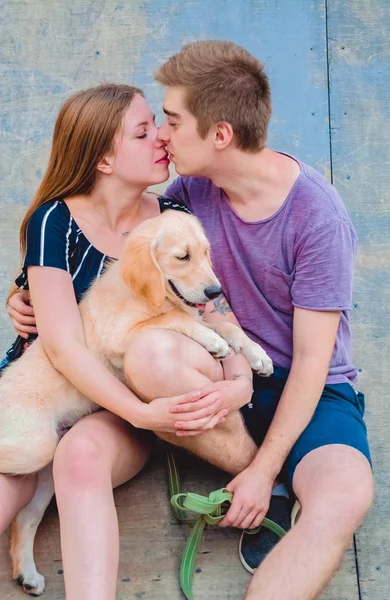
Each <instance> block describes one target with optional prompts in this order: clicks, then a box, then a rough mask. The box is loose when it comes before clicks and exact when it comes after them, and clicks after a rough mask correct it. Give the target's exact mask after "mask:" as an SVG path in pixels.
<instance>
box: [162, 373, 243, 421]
mask: <svg viewBox="0 0 390 600" xmlns="http://www.w3.org/2000/svg"><path fill="white" fill-rule="evenodd" d="M198 393H199V394H200V395H199V398H198V399H193V400H190V401H188V400H187V399H186V398H185V396H183V400H181V401H179V402H177V403H176V404H175V405H174V406H173V407H172V408H171V412H173V413H176V414H178V413H179V414H180V418H182V415H183V414H186V415H188V414H191V413H192V414H195V413H197V412H198V411H199V410H201V409H202V408H203V407H206V406H213V403H218V404H217V406H218V408H221V409H225V410H226V411H227V413H231V412H233V411H235V410H239V409H240V408H241V407H242V406H244V405H245V404H247V403H248V402H250V399H251V397H252V393H253V387H252V382H251V381H250V380H249V379H248V378H247V377H239V378H238V379H235V380H228V379H225V380H223V381H217V382H215V383H210V384H209V385H207V386H205V387H204V388H202V389H201V390H199V391H198ZM214 426H215V425H214Z"/></svg>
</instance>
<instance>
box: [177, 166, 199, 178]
mask: <svg viewBox="0 0 390 600" xmlns="http://www.w3.org/2000/svg"><path fill="white" fill-rule="evenodd" d="M175 171H176V173H177V175H180V176H181V177H192V176H193V175H195V173H194V171H193V170H192V169H190V168H189V167H188V166H183V165H180V164H175Z"/></svg>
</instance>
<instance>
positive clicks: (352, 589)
mask: <svg viewBox="0 0 390 600" xmlns="http://www.w3.org/2000/svg"><path fill="white" fill-rule="evenodd" d="M0 4H1V5H2V6H3V3H2V2H1V1H0ZM49 5H50V6H49ZM87 5H88V6H87ZM21 6H22V10H20V7H21ZM92 6H93V10H92V8H91V7H92ZM88 7H89V8H88ZM57 31H58V32H59V33H58V35H57ZM129 31H130V33H131V35H129ZM389 32H390V7H389V0H278V1H275V0H254V1H249V0H241V1H240V2H236V1H234V0H214V1H213V2H210V1H209V0H199V1H198V2H193V1H192V0H182V1H177V2H171V1H170V0H148V1H147V2H140V1H139V0H131V1H130V0H129V1H128V2H122V3H119V2H116V1H115V0H95V1H94V2H93V3H89V2H87V1H86V0H69V1H68V2H66V3H63V2H62V0H50V3H47V2H46V1H45V0H36V1H35V2H33V3H29V2H25V1H23V0H14V1H13V2H8V3H7V2H5V3H4V10H3V11H2V19H0V38H1V39H2V40H3V42H4V43H3V44H2V51H1V52H3V49H4V48H5V53H6V57H3V54H1V55H0V72H1V73H2V74H3V83H4V85H2V94H4V103H3V105H2V113H3V115H4V116H2V117H1V118H0V125H1V135H0V150H1V152H0V156H1V160H0V178H1V181H2V186H1V190H0V208H1V211H2V219H1V220H0V239H1V240H2V244H0V291H1V294H2V298H3V297H5V292H6V289H7V287H8V284H9V281H10V280H11V277H12V276H13V274H14V270H15V269H16V265H17V233H16V231H17V223H18V220H19V217H20V215H21V214H22V212H23V210H24V209H25V205H26V204H27V202H28V201H29V199H30V198H31V196H32V193H33V191H34V190H35V188H36V186H37V184H38V181H39V179H40V178H41V177H42V171H43V169H44V166H45V162H46V157H47V149H48V147H49V143H50V137H51V130H52V126H53V119H54V115H55V113H56V111H57V109H58V106H59V105H60V104H61V103H62V102H63V100H64V98H65V97H67V96H68V95H69V94H70V93H71V91H72V90H73V89H79V88H80V87H82V86H87V85H92V84H95V83H97V82H98V81H102V80H106V81H107V80H108V81H113V80H116V81H126V82H129V79H130V80H131V81H132V82H133V83H135V84H136V85H139V86H141V87H143V88H145V90H146V92H147V94H148V97H149V99H150V101H151V102H152V105H153V106H154V108H155V110H156V112H157V113H158V114H161V113H159V111H160V106H161V100H162V92H161V90H159V88H157V87H156V86H154V85H153V84H152V73H153V70H154V69H155V67H156V65H157V64H158V63H159V62H161V61H162V60H164V59H165V58H167V57H168V56H169V55H170V54H172V53H173V52H174V51H176V50H177V49H178V48H179V47H180V46H181V44H182V43H183V42H184V41H188V40H194V39H199V38H220V39H223V38H225V39H231V40H233V41H236V42H238V43H240V44H242V45H244V46H245V47H246V48H248V50H250V51H252V52H253V53H254V54H256V55H257V56H259V57H260V58H262V59H263V60H264V61H265V63H266V68H267V72H268V73H269V75H270V79H271V84H272V89H273V107H274V109H273V120H272V125H271V134H270V146H271V147H274V148H277V149H280V150H285V151H287V152H290V153H292V154H295V155H297V156H299V157H300V158H301V159H302V160H304V161H306V162H307V163H309V164H311V165H312V166H314V167H316V168H317V169H319V170H320V171H321V172H323V173H325V174H326V175H327V176H328V177H329V178H330V179H331V180H332V181H333V182H334V183H335V184H336V186H337V188H338V190H339V191H340V193H341V195H342V197H343V198H344V200H345V202H346V204H347V206H348V209H349V212H350V214H351V217H352V220H353V222H354V224H355V226H356V229H357V232H358V235H359V238H360V252H359V257H358V265H357V275H356V285H355V294H354V304H353V311H352V326H353V332H354V340H355V343H354V347H355V362H356V363H357V364H358V365H359V367H360V368H361V379H360V381H361V388H362V390H363V391H364V392H365V393H366V416H367V424H368V429H369V437H370V442H371V447H372V455H373V462H374V469H375V477H376V487H377V489H376V499H375V503H374V507H373V509H372V512H371V514H370V515H369V517H368V518H367V519H366V522H365V523H364V525H363V526H362V528H361V529H360V530H359V532H358V533H357V535H356V539H355V540H354V545H353V547H352V548H351V549H350V550H349V552H348V553H347V556H346V559H345V562H344V564H343V566H342V568H341V570H340V572H339V573H338V575H337V576H336V578H335V580H334V581H333V583H332V585H331V587H330V588H329V590H328V591H327V592H326V593H325V594H324V596H323V598H325V599H327V600H389V599H390V551H389V542H390V525H389V516H390V502H389V493H390V436H389V433H388V432H389V431H390V418H389V392H388V390H389V383H388V381H389V371H390V363H389V356H390V201H389V194H390V144H389V135H390V43H389V39H390V34H389ZM151 40H153V43H150V41H151ZM38 44H39V47H38ZM129 44H130V45H129ZM38 163H39V164H38ZM38 167H39V168H38ZM20 173H22V174H23V176H21V175H20ZM1 303H2V300H1ZM0 332H1V338H0V339H1V342H0V346H1V347H0V350H1V351H2V352H3V351H5V349H6V347H7V345H8V342H9V341H10V339H11V337H12V333H11V329H10V326H9V324H8V320H7V318H6V316H5V313H4V314H2V315H1V316H0ZM186 473H187V477H186V479H185V487H186V488H187V489H188V490H193V491H198V492H199V491H200V492H201V491H202V490H203V491H204V492H205V493H208V492H210V491H211V490H213V489H217V488H218V487H220V486H221V485H223V484H224V483H226V479H225V476H224V475H223V474H221V473H218V472H216V471H215V470H213V469H211V468H208V467H206V466H204V465H200V464H199V463H196V462H194V461H192V460H191V461H190V462H188V464H187V465H186ZM115 499H116V504H117V508H118V514H119V521H120V528H121V554H120V557H121V558H120V560H121V562H120V570H119V579H118V595H117V597H118V599H119V600H125V599H130V598H131V599H133V598H140V599H143V600H153V599H156V600H157V599H159V600H160V599H169V600H179V599H180V598H182V595H181V592H180V589H179V584H178V566H179V558H180V555H181V551H182V549H183V545H184V541H185V537H186V535H187V528H186V526H183V525H180V524H178V523H176V522H175V520H174V519H173V517H172V515H171V512H170V509H169V504H168V497H167V484H166V474H165V465H164V460H163V457H158V456H156V457H155V458H154V460H153V461H152V462H151V464H150V465H149V466H148V467H147V468H146V469H145V471H144V472H143V473H141V474H140V476H139V477H137V478H136V480H135V481H132V482H130V483H129V484H127V485H124V486H123V487H122V488H120V489H119V490H117V491H116V492H115ZM238 535H239V534H238V532H237V531H225V530H223V531H222V530H220V529H218V528H211V529H209V530H208V531H207V532H206V535H205V539H204V543H203V546H202V551H201V554H200V557H199V563H198V572H197V573H196V575H195V599H196V600H225V599H231V600H239V599H240V598H242V597H243V590H244V589H245V587H246V585H247V584H248V581H249V578H250V577H249V575H248V574H247V573H246V572H245V571H244V569H243V568H242V567H241V565H240V563H239V560H238V556H237V543H238ZM36 558H37V564H38V566H39V568H40V569H41V571H42V572H43V573H44V574H45V575H46V576H47V591H46V594H45V597H46V598H48V599H49V600H57V599H58V600H63V599H64V588H63V575H62V570H61V569H62V565H61V555H60V546H59V531H58V518H57V515H56V510H55V507H54V506H53V507H51V508H50V510H49V511H48V513H47V515H46V516H45V519H44V522H43V524H42V526H41V528H40V530H39V534H38V537H37V543H36ZM22 597H23V596H22V592H21V591H20V590H19V589H18V588H17V587H16V586H15V585H14V584H13V583H12V581H11V569H10V561H9V559H8V540H7V539H6V538H5V537H3V538H2V539H1V540H0V600H17V599H21V598H22ZM80 600H82V599H80ZM96 600H99V599H96ZM264 600H266V599H264Z"/></svg>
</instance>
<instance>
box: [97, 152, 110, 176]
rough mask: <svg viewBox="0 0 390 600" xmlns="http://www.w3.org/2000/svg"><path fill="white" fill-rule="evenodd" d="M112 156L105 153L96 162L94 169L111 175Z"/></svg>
mask: <svg viewBox="0 0 390 600" xmlns="http://www.w3.org/2000/svg"><path fill="white" fill-rule="evenodd" d="M113 162H114V156H113V155H111V154H107V155H106V156H103V158H102V159H101V160H100V161H99V162H98V164H97V167H96V169H97V170H98V171H100V173H104V174H105V175H111V173H112V165H113Z"/></svg>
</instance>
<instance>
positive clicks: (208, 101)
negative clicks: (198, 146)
mask: <svg viewBox="0 0 390 600" xmlns="http://www.w3.org/2000/svg"><path fill="white" fill-rule="evenodd" d="M156 79H157V81H158V82H159V83H161V84H162V85H165V86H168V87H173V86H182V87H183V88H185V103H186V108H187V110H188V111H189V112H190V113H192V114H193V115H194V116H195V117H196V119H197V121H198V130H199V134H200V136H201V137H202V138H204V137H205V136H206V135H207V132H208V131H209V129H210V127H211V125H213V124H215V123H218V122H220V121H227V122H228V123H230V125H231V126H232V128H233V131H234V134H235V139H236V143H237V146H238V147H239V148H241V149H242V150H247V151H249V152H258V151H259V150H262V149H263V148H264V147H265V145H266V141H267V130H268V124H269V120H270V117H271V90H270V85H269V81H268V77H267V75H266V74H265V72H264V67H263V65H262V63H261V62H260V61H259V60H257V58H255V57H254V56H252V55H251V54H250V53H249V52H247V51H246V50H244V48H241V46H238V45H237V44H234V43H233V42H223V41H215V40H211V41H202V42H194V43H191V44H187V45H185V46H184V47H183V48H182V49H181V50H180V52H178V53H177V54H175V55H174V56H171V58H170V59H169V60H167V62H165V63H164V64H163V65H161V67H160V68H159V69H158V70H157V72H156Z"/></svg>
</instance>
